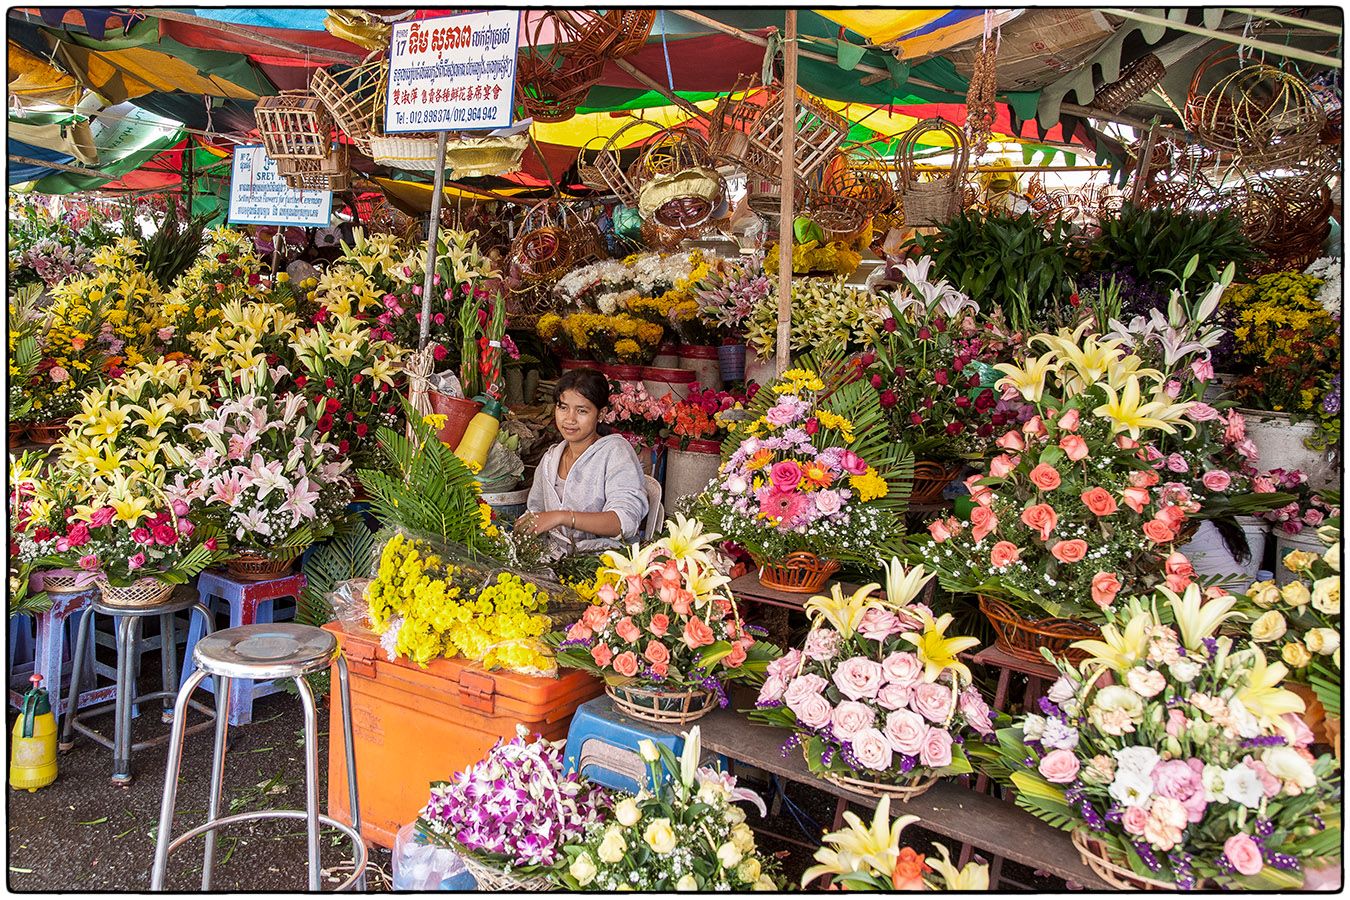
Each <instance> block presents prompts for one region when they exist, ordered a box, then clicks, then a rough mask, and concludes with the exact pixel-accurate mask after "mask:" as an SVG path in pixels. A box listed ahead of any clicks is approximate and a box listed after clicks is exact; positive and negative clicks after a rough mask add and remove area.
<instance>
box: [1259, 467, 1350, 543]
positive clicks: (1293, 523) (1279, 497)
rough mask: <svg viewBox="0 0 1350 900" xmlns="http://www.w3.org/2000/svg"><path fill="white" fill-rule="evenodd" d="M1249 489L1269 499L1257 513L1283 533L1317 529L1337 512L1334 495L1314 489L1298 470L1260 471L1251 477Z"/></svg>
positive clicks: (1298, 532)
mask: <svg viewBox="0 0 1350 900" xmlns="http://www.w3.org/2000/svg"><path fill="white" fill-rule="evenodd" d="M1251 490H1252V493H1253V494H1255V495H1257V496H1260V497H1263V498H1264V497H1267V496H1268V497H1270V498H1272V502H1271V503H1269V504H1267V508H1266V509H1265V510H1264V511H1262V512H1260V513H1258V514H1257V515H1258V516H1260V518H1262V519H1265V520H1266V521H1267V522H1269V523H1270V524H1271V525H1272V526H1274V527H1276V528H1278V529H1279V531H1280V533H1282V534H1288V535H1294V534H1302V533H1303V530H1304V529H1305V528H1317V527H1318V526H1320V525H1321V524H1322V523H1323V522H1324V521H1326V520H1327V519H1328V518H1329V517H1331V516H1335V515H1337V514H1338V512H1339V509H1338V504H1337V501H1336V500H1335V499H1334V498H1335V496H1336V495H1335V494H1332V493H1331V492H1328V491H1322V492H1318V491H1315V490H1313V489H1312V486H1311V485H1309V484H1308V476H1307V473H1305V472H1301V471H1299V470H1298V469H1294V470H1292V471H1288V470H1285V469H1271V470H1270V471H1269V472H1263V473H1261V474H1260V475H1257V476H1255V477H1254V478H1252V479H1251Z"/></svg>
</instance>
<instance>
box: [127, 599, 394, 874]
mask: <svg viewBox="0 0 1350 900" xmlns="http://www.w3.org/2000/svg"><path fill="white" fill-rule="evenodd" d="M192 658H193V660H194V661H195V662H196V664H197V671H195V672H193V673H192V675H191V676H190V677H189V678H188V680H187V682H186V683H184V685H183V689H182V690H181V691H179V692H178V702H177V704H176V705H175V707H174V720H173V733H172V741H171V743H170V744H169V761H168V764H167V766H166V768H165V772H164V800H163V802H162V804H161V805H160V810H159V834H158V837H157V839H156V842H155V865H154V868H153V869H152V870H151V873H150V890H152V891H162V890H164V879H165V875H166V869H167V867H168V863H169V854H170V853H172V852H173V851H174V850H177V849H178V848H179V847H180V846H181V845H182V844H183V842H185V841H187V840H190V839H192V838H194V837H196V836H197V835H199V834H202V833H205V834H206V857H205V859H204V861H203V863H202V890H203V891H209V890H211V874H212V870H213V869H214V867H215V861H216V859H215V857H216V831H217V830H218V829H219V828H222V827H224V826H226V825H234V824H236V823H239V822H248V821H252V820H255V819H304V820H305V828H306V834H307V837H308V839H309V890H311V891H317V890H320V889H321V885H320V883H319V868H320V867H319V823H320V822H322V823H323V824H324V825H327V826H329V827H330V828H336V829H337V830H339V831H341V832H342V833H343V834H345V835H346V836H347V837H348V838H350V839H351V841H352V845H353V848H354V850H353V860H352V874H351V876H350V877H349V878H347V880H346V881H344V882H342V884H340V885H338V887H337V888H336V890H339V891H344V890H347V889H349V888H355V889H356V890H358V891H363V890H365V886H366V876H365V871H366V863H367V860H368V855H367V851H366V845H365V842H364V841H362V840H361V806H360V803H359V801H358V800H357V796H356V778H355V775H354V773H355V772H356V747H355V745H354V744H353V742H352V700H351V687H350V683H349V680H348V676H347V662H346V660H344V659H343V658H342V655H341V654H340V653H339V652H338V644H337V639H336V638H334V637H333V636H332V635H331V634H329V633H328V632H327V631H324V630H323V629H322V628H312V627H310V626H308V625H294V624H291V623H283V624H271V625H241V626H239V627H237V628H227V629H225V630H224V631H218V632H216V633H214V634H208V635H206V636H205V637H203V638H202V639H201V640H199V641H198V642H197V646H196V649H195V650H194V651H193V653H192ZM329 666H333V667H335V668H336V669H337V673H338V693H339V696H340V698H341V701H342V740H343V744H344V747H345V749H346V752H347V772H348V777H347V784H348V786H349V792H350V802H351V810H352V822H351V824H350V825H348V824H346V823H344V822H339V821H337V820H336V819H334V818H332V817H330V816H325V815H320V814H319V715H318V711H317V709H316V707H315V705H314V694H313V693H312V692H311V691H310V688H309V683H308V682H307V681H305V676H306V675H309V674H312V673H315V672H323V671H325V670H326V669H328V667H329ZM208 675H210V676H213V677H214V678H215V692H216V746H215V754H214V756H213V757H212V759H211V796H210V800H209V805H208V812H207V818H206V822H205V823H203V824H201V825H198V826H197V827H196V828H193V829H191V830H189V831H185V832H183V833H182V834H180V835H179V836H178V837H176V838H174V839H173V840H172V842H170V840H169V837H170V831H171V830H172V829H173V814H174V804H175V802H176V801H177V795H178V769H179V767H180V766H181V765H182V762H183V736H184V733H185V732H184V730H183V727H182V725H183V712H184V711H185V710H186V709H187V705H188V702H189V698H190V697H191V696H192V692H193V691H194V690H196V689H197V685H199V684H201V682H202V679H204V678H206V676H208ZM236 678H247V679H251V680H257V681H263V680H267V681H270V680H272V679H274V678H290V679H292V680H293V681H294V682H295V686H296V688H297V690H298V691H299V692H300V703H301V705H302V706H303V707H304V711H305V808H304V809H303V810H298V809H271V810H260V811H258V812H245V813H237V814H235V815H229V816H221V815H220V814H219V813H220V799H221V793H222V792H223V788H224V782H225V735H226V732H227V731H228V730H229V710H230V683H231V682H232V681H233V680H234V679H236ZM332 738H333V736H332V735H330V736H329V739H330V740H332Z"/></svg>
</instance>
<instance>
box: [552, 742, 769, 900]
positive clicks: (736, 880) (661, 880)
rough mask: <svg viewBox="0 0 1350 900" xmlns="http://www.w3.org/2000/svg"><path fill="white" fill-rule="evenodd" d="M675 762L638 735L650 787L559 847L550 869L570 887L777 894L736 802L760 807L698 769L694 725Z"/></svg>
mask: <svg viewBox="0 0 1350 900" xmlns="http://www.w3.org/2000/svg"><path fill="white" fill-rule="evenodd" d="M683 737H684V749H683V750H682V752H681V754H680V757H679V759H676V758H675V754H674V753H672V752H671V751H670V748H669V747H666V746H664V745H661V744H656V743H654V742H652V741H648V740H643V741H642V742H641V743H640V744H639V748H638V752H639V754H640V755H641V757H642V759H643V760H644V761H645V762H646V764H647V774H648V778H649V779H650V782H649V783H650V784H651V786H652V791H651V792H648V791H643V793H641V794H639V795H638V796H636V797H624V798H623V799H621V800H619V802H618V803H616V804H615V805H614V806H613V808H612V809H608V810H606V811H605V812H604V814H603V817H602V818H601V820H600V821H599V822H597V823H595V824H594V825H591V826H590V827H589V828H588V829H587V831H586V835H585V837H584V838H583V839H581V840H576V841H570V842H569V843H568V844H567V845H566V846H565V847H563V853H564V854H565V855H566V858H565V859H563V860H560V861H559V862H558V864H557V865H556V866H555V868H554V878H555V880H556V882H557V884H558V886H559V887H561V888H563V889H565V890H571V891H622V890H636V891H645V892H670V891H709V892H711V891H751V890H753V891H777V890H780V889H781V887H782V880H781V878H780V877H779V875H778V874H777V866H776V864H775V862H774V860H773V858H772V857H771V856H769V855H767V854H764V853H761V852H760V850H759V848H758V847H757V846H756V844H755V834H754V832H753V831H751V830H750V826H749V825H747V824H746V823H745V811H744V810H742V809H741V808H740V807H738V806H736V805H735V803H734V801H736V800H749V801H751V802H753V803H754V804H755V805H756V806H757V807H759V811H760V813H761V815H762V814H763V813H764V804H763V801H761V800H760V799H759V798H758V797H757V796H755V795H754V794H753V793H751V792H750V791H747V790H745V789H744V788H738V787H737V786H736V779H735V778H734V777H732V776H730V775H727V774H725V773H722V772H719V771H716V770H714V769H712V768H709V767H706V766H705V767H700V766H699V752H700V750H701V741H700V737H699V730H698V727H697V726H695V727H694V728H693V729H691V730H690V731H689V732H688V733H687V734H685V735H684V736H683Z"/></svg>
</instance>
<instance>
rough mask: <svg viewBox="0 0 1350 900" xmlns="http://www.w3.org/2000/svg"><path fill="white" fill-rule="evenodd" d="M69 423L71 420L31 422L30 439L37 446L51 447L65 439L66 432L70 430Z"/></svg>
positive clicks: (29, 425) (29, 426) (29, 424)
mask: <svg viewBox="0 0 1350 900" xmlns="http://www.w3.org/2000/svg"><path fill="white" fill-rule="evenodd" d="M69 422H70V420H69V419H68V418H62V419H48V420H46V421H45V422H29V423H28V439H29V440H30V441H32V442H33V443H35V444H42V445H43V446H44V447H49V446H51V445H52V444H55V443H56V442H57V441H59V440H61V438H63V437H65V435H66V431H67V430H68V428H69Z"/></svg>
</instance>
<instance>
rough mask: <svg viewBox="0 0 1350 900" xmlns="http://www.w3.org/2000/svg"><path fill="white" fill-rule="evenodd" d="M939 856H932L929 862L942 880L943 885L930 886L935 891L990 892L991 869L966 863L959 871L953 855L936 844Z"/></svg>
mask: <svg viewBox="0 0 1350 900" xmlns="http://www.w3.org/2000/svg"><path fill="white" fill-rule="evenodd" d="M933 849H934V850H936V851H937V852H938V855H939V856H941V859H939V858H938V856H930V857H928V859H927V862H928V864H929V865H930V866H932V867H933V871H934V872H935V873H937V874H938V875H939V876H940V877H941V878H942V883H941V884H930V885H929V888H930V889H932V890H935V891H987V890H989V867H988V866H987V865H984V864H983V863H976V862H970V863H966V867H965V868H964V869H957V868H956V864H955V863H953V862H952V857H951V854H950V853H949V852H948V851H947V848H946V847H945V846H943V845H942V844H934V845H933Z"/></svg>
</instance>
